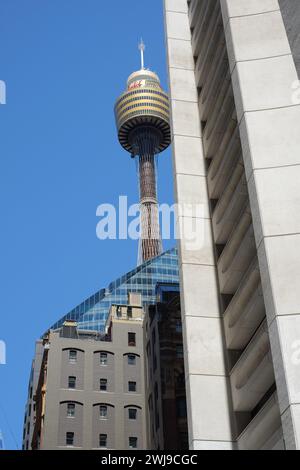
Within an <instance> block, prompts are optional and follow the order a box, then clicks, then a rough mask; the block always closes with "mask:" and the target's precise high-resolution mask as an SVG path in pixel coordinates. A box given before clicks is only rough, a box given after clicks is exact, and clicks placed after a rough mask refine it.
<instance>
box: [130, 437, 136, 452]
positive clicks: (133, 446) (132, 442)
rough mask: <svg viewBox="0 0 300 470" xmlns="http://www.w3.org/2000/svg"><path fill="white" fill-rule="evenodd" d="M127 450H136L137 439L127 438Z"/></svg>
mask: <svg viewBox="0 0 300 470" xmlns="http://www.w3.org/2000/svg"><path fill="white" fill-rule="evenodd" d="M129 448H130V449H136V448H137V437H130V438H129Z"/></svg>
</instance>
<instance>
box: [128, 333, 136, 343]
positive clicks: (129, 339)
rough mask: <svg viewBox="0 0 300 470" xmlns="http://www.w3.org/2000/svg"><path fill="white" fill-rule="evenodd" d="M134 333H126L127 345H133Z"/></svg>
mask: <svg viewBox="0 0 300 470" xmlns="http://www.w3.org/2000/svg"><path fill="white" fill-rule="evenodd" d="M135 344H136V343H135V333H128V346H135Z"/></svg>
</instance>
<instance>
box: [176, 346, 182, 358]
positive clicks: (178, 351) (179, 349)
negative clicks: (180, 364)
mask: <svg viewBox="0 0 300 470" xmlns="http://www.w3.org/2000/svg"><path fill="white" fill-rule="evenodd" d="M176 357H178V358H179V359H182V358H183V345H182V344H177V345H176Z"/></svg>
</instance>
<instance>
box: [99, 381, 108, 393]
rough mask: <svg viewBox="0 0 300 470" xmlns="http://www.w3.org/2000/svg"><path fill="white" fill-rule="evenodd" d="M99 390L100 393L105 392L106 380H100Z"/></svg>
mask: <svg viewBox="0 0 300 470" xmlns="http://www.w3.org/2000/svg"><path fill="white" fill-rule="evenodd" d="M100 390H101V391H102V392H105V391H106V390H107V379H100Z"/></svg>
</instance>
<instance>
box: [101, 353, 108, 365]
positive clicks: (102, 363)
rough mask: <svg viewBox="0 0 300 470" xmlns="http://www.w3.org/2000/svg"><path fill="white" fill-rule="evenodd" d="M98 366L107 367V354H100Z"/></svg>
mask: <svg viewBox="0 0 300 470" xmlns="http://www.w3.org/2000/svg"><path fill="white" fill-rule="evenodd" d="M100 364H101V366H106V365H107V353H105V352H102V353H100Z"/></svg>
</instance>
